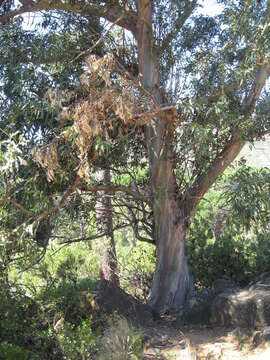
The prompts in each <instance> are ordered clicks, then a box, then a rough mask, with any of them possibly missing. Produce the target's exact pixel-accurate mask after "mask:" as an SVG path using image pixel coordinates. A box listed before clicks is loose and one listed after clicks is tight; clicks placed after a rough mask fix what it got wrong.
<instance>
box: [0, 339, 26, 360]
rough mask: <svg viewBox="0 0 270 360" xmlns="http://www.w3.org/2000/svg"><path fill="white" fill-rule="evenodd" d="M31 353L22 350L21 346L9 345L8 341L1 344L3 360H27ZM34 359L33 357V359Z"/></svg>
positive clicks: (0, 356) (0, 354) (0, 355)
mask: <svg viewBox="0 0 270 360" xmlns="http://www.w3.org/2000/svg"><path fill="white" fill-rule="evenodd" d="M29 357H30V352H29V351H27V350H23V349H21V348H20V347H19V346H16V345H12V344H9V343H8V342H7V341H2V342H0V359H1V360H14V359H16V360H27V359H29ZM32 359H33V357H32Z"/></svg>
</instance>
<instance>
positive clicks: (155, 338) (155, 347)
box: [144, 323, 270, 360]
mask: <svg viewBox="0 0 270 360" xmlns="http://www.w3.org/2000/svg"><path fill="white" fill-rule="evenodd" d="M144 334H145V338H146V341H145V356H144V360H154V359H156V360H176V359H177V360H195V359H196V360H216V359H224V360H236V359H245V360H255V359H258V360H269V359H270V344H267V343H264V344H261V345H260V346H259V347H256V348H255V347H254V345H253V342H252V338H253V336H252V334H251V333H249V334H246V333H244V332H243V331H240V330H238V329H235V330H232V329H228V328H224V327H206V326H192V327H190V326H185V327H183V328H181V329H176V328H175V327H173V326H172V325H170V324H168V323H160V324H159V325H157V326H154V327H152V328H147V329H144Z"/></svg>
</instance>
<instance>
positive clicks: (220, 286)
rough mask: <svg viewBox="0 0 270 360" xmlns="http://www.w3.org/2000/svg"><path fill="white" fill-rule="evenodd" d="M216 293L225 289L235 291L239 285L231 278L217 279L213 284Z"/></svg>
mask: <svg viewBox="0 0 270 360" xmlns="http://www.w3.org/2000/svg"><path fill="white" fill-rule="evenodd" d="M212 289H213V292H214V295H219V294H221V293H223V292H225V291H227V292H228V291H232V292H235V291H236V289H237V287H236V285H235V284H234V282H233V281H232V280H230V279H217V280H216V281H214V283H213V285H212Z"/></svg>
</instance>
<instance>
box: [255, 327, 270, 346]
mask: <svg viewBox="0 0 270 360" xmlns="http://www.w3.org/2000/svg"><path fill="white" fill-rule="evenodd" d="M269 341H270V326H267V327H266V328H264V329H263V330H260V331H256V332H255V333H254V335H253V339H252V343H253V346H254V347H257V346H259V345H260V344H262V343H264V342H269Z"/></svg>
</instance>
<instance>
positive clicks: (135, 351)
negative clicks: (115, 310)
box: [98, 317, 143, 360]
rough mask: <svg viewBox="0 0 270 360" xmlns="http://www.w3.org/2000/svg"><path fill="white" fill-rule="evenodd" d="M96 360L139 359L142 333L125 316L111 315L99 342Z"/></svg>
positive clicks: (141, 353)
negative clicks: (98, 352)
mask: <svg viewBox="0 0 270 360" xmlns="http://www.w3.org/2000/svg"><path fill="white" fill-rule="evenodd" d="M100 347H101V350H100V354H99V357H98V360H140V359H142V358H143V343H142V334H141V332H140V331H139V330H138V329H135V328H134V327H133V326H131V325H130V324H129V323H128V321H127V320H126V319H125V318H119V317H113V318H112V319H111V324H110V326H109V327H108V328H107V329H106V330H105V332H104V336H103V338H102V340H101V343H100Z"/></svg>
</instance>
